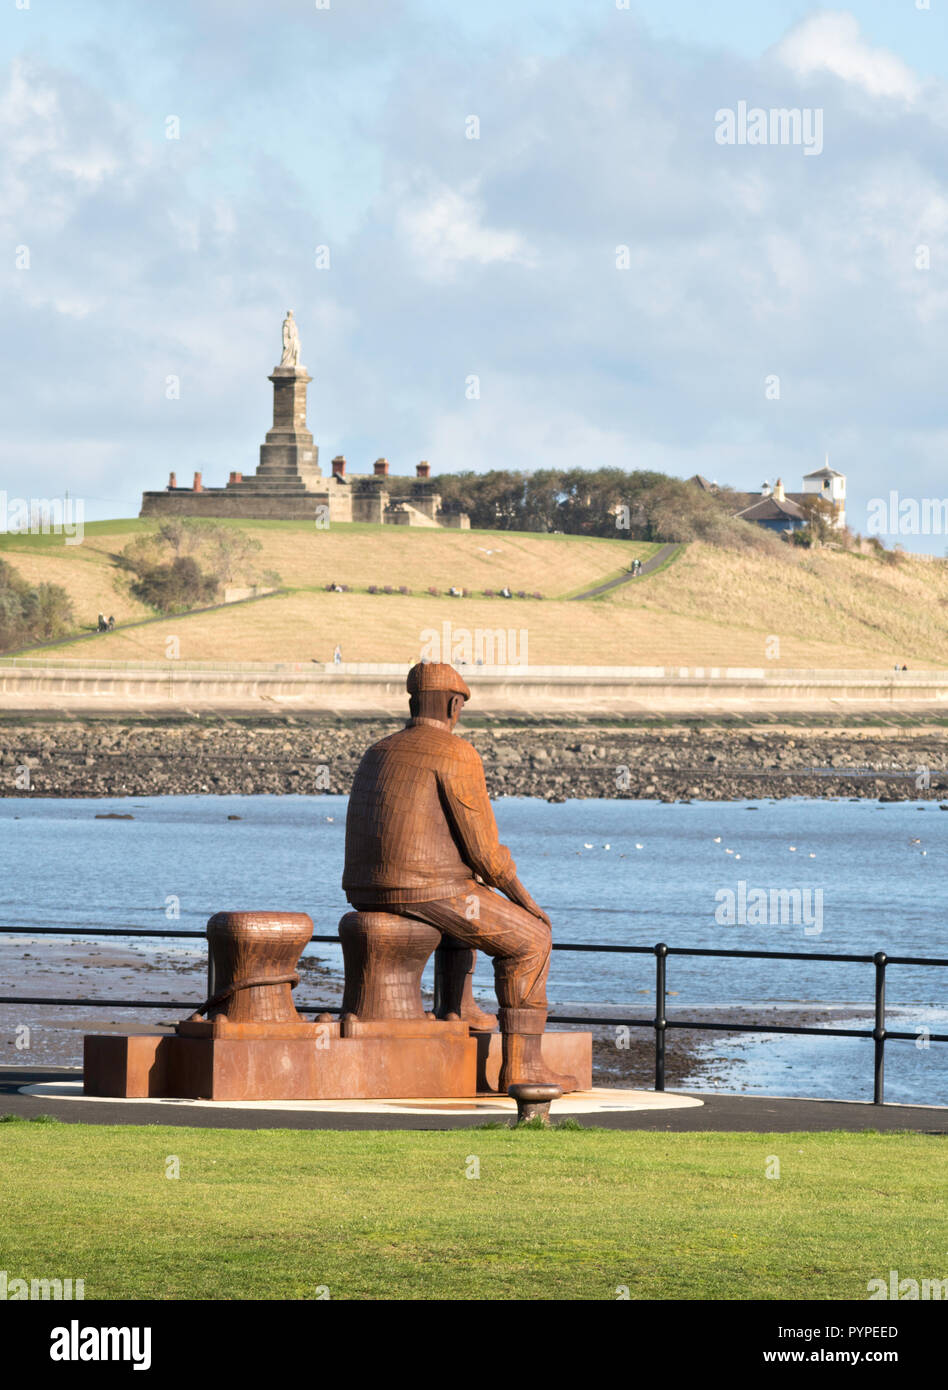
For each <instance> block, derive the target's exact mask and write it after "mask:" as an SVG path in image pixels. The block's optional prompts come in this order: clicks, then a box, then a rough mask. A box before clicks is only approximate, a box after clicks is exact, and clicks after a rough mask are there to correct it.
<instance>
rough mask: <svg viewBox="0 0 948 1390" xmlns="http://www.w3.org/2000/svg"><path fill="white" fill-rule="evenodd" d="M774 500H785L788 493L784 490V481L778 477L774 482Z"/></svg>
mask: <svg viewBox="0 0 948 1390" xmlns="http://www.w3.org/2000/svg"><path fill="white" fill-rule="evenodd" d="M774 500H775V501H777V502H783V501H785V500H786V494H785V493H784V490H783V482H782V480H781V479H780V478H778V479H777V481H776V482H775V483H774Z"/></svg>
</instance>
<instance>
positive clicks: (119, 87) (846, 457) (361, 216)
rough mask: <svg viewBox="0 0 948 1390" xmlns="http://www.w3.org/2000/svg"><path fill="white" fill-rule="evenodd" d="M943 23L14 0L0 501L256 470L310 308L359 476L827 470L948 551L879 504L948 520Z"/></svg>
mask: <svg viewBox="0 0 948 1390" xmlns="http://www.w3.org/2000/svg"><path fill="white" fill-rule="evenodd" d="M946 17H948V0H865V3H858V4H852V5H850V6H849V7H848V8H847V9H819V8H815V9H814V8H810V7H808V6H806V5H797V4H792V3H784V0H753V2H752V0H745V2H744V3H727V2H726V0H725V2H724V3H715V4H708V3H707V0H676V3H674V4H669V3H668V0H517V3H516V4H515V5H511V4H510V0H503V3H501V0H479V3H477V4H472V5H465V4H458V3H457V2H456V0H162V3H161V4H160V5H154V4H151V5H149V4H146V3H143V0H136V3H132V2H131V0H83V3H77V0H7V3H6V4H5V5H4V7H3V10H2V12H0V224H2V229H3V231H2V238H0V242H2V244H3V245H4V246H5V250H4V252H3V255H2V258H0V292H2V295H3V309H4V312H3V324H4V331H3V333H2V335H0V352H2V356H3V361H2V373H0V391H2V397H3V400H2V404H3V422H4V428H3V430H2V433H0V438H2V456H0V491H5V492H6V493H7V494H8V496H9V497H10V498H53V497H62V496H63V495H64V494H65V493H66V492H67V491H68V493H69V495H70V496H71V497H73V498H82V499H83V500H84V504H85V516H86V519H87V520H91V519H97V518H106V517H112V516H134V515H136V514H137V512H138V510H139V506H140V496H141V492H142V490H143V489H146V488H162V487H164V486H165V484H166V483H167V480H168V474H169V472H170V471H171V470H175V471H176V473H177V476H178V481H179V483H181V484H189V483H190V482H191V478H192V475H193V473H194V472H195V471H201V472H202V474H203V477H204V482H205V484H206V485H216V486H220V485H222V484H223V483H224V482H225V481H226V479H227V476H228V474H229V472H230V471H231V470H238V471H241V472H243V473H245V474H249V473H252V472H253V470H254V469H255V467H256V464H257V460H258V448H259V445H260V443H261V442H262V441H263V436H264V433H265V431H266V430H267V428H268V427H269V425H270V420H271V410H272V388H271V386H270V384H269V382H268V381H267V376H268V374H269V372H270V371H271V370H272V369H273V367H274V366H275V365H276V363H277V362H278V360H279V356H280V325H281V322H282V319H283V316H284V314H285V312H286V309H287V308H292V309H293V310H294V314H295V316H296V319H297V321H298V323H299V331H300V338H301V342H302V361H303V362H304V363H305V365H306V366H307V367H308V369H309V371H310V373H311V375H312V376H313V378H314V379H313V382H312V385H311V386H310V388H309V425H310V428H311V429H312V430H313V432H314V434H315V437H316V442H317V444H318V445H319V448H320V461H321V463H322V465H323V468H324V471H326V472H328V471H329V461H330V459H331V458H332V457H333V456H334V455H336V454H339V453H342V454H345V456H346V459H347V460H348V464H349V467H350V469H351V470H353V471H360V472H362V471H369V470H370V467H371V464H372V462H373V460H374V459H376V458H378V457H379V456H383V455H384V456H385V457H387V458H388V459H389V460H390V464H391V469H392V471H393V472H395V473H409V472H411V473H413V472H414V466H415V464H416V463H417V462H418V461H419V460H422V459H426V460H428V461H430V463H431V465H432V471H433V472H435V473H438V472H457V471H460V470H464V469H475V470H478V471H483V470H486V469H489V468H502V467H508V468H524V469H530V468H537V467H562V468H569V467H590V468H593V467H602V466H610V467H619V468H624V469H634V468H648V469H657V470H660V471H664V472H668V473H672V474H675V475H678V476H683V477H687V476H690V475H691V474H693V473H695V472H700V473H702V474H704V475H705V476H707V477H708V478H711V479H713V480H717V481H719V482H721V483H729V484H731V485H733V486H735V487H737V488H741V489H747V490H752V489H757V488H759V487H760V485H761V483H762V482H764V481H765V480H766V481H769V482H773V481H774V480H775V479H776V478H777V477H780V478H782V480H783V482H784V485H785V486H786V487H787V489H788V490H799V489H800V487H801V479H802V477H803V475H804V474H805V473H808V472H811V471H812V470H814V469H816V468H819V467H821V466H822V464H823V462H824V458H825V457H826V456H827V455H828V456H829V461H830V465H831V466H832V467H834V468H836V469H838V470H839V471H840V472H842V473H844V474H845V475H846V478H847V484H848V501H847V514H848V519H849V521H850V524H851V525H852V526H853V527H854V529H856V530H859V531H862V532H863V533H866V532H867V531H869V530H870V529H875V530H877V531H881V534H882V537H883V539H885V540H887V542H888V543H889V544H891V543H893V542H894V541H900V542H901V543H902V544H903V545H905V546H906V548H907V549H910V550H919V551H928V552H930V553H935V554H939V555H941V554H944V553H945V551H946V548H948V536H945V535H938V534H936V535H917V534H913V533H906V531H905V524H904V523H903V528H902V529H901V531H900V529H899V527H898V525H897V523H896V522H895V519H894V518H893V517H892V515H891V510H890V512H889V515H888V518H887V519H886V518H884V519H883V524H880V509H879V506H878V499H884V500H885V501H886V502H887V503H888V501H889V499H890V494H891V493H892V492H893V491H895V492H896V493H897V498H898V500H900V501H902V500H906V499H907V500H909V501H911V500H912V499H915V500H920V499H924V498H942V497H948V477H946V476H945V474H946V470H945V468H944V466H943V464H944V459H945V451H946V446H948V423H946V418H945V409H944V401H945V385H944V383H945V380H946V375H948V352H946V336H948V335H946V319H948V274H946V266H948V140H946V135H948V18H946ZM755 108H756V109H760V110H762V111H764V112H765V113H768V115H767V116H766V117H765V133H766V134H767V135H768V138H767V142H766V143H759V142H758V143H754V142H753V138H751V139H747V138H746V130H747V128H748V127H747V124H746V121H745V122H744V125H743V127H742V125H741V111H742V110H743V111H744V112H747V111H748V110H749V111H751V112H753V111H754V109H755ZM774 109H783V110H799V111H800V113H801V131H802V132H803V137H804V139H803V140H802V141H801V142H800V143H796V144H794V143H787V142H785V141H784V142H781V141H780V140H778V139H776V135H775V139H774V142H773V143H771V141H770V138H769V130H770V126H769V112H770V111H771V110H774ZM732 118H733V133H734V139H733V142H732V143H727V142H726V137H727V134H728V122H729V121H730V120H731V119H732ZM752 119H753V118H752ZM775 132H776V134H779V126H777V127H775ZM742 134H743V135H744V136H745V138H741V136H742ZM817 134H818V135H819V139H817V138H816V136H817ZM169 136H170V137H171V138H169ZM472 136H473V137H476V138H472ZM319 248H323V249H322V250H319ZM907 524H908V525H909V527H911V526H912V525H913V523H912V522H911V521H909V522H908V523H907Z"/></svg>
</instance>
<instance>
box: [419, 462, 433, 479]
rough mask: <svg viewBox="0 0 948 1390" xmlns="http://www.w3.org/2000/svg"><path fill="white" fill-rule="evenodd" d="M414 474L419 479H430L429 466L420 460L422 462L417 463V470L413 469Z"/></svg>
mask: <svg viewBox="0 0 948 1390" xmlns="http://www.w3.org/2000/svg"><path fill="white" fill-rule="evenodd" d="M415 473H416V475H417V476H418V477H419V478H430V477H431V464H430V463H425V462H424V460H422V462H421V463H419V464H418V466H417V468H416V469H415Z"/></svg>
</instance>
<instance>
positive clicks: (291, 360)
mask: <svg viewBox="0 0 948 1390" xmlns="http://www.w3.org/2000/svg"><path fill="white" fill-rule="evenodd" d="M299 356H300V342H299V334H298V333H297V329H296V322H295V320H294V318H293V313H292V310H290V311H289V312H288V313H287V316H286V319H285V321H284V324H283V356H282V358H281V359H280V365H279V366H278V367H274V369H273V371H272V373H271V375H270V377H269V378H268V379H269V380H270V381H272V382H273V427H272V428H271V429H269V430H268V431H267V433H266V436H265V441H266V442H265V443H263V444H261V445H260V466H259V468H258V469H257V476H258V478H262V479H266V480H267V481H269V482H274V483H279V482H293V481H297V480H302V482H303V484H304V485H305V486H307V487H308V486H309V485H310V482H311V480H315V479H317V478H321V477H322V470H321V468H320V467H319V449H318V448H317V447H316V445H315V444H314V443H313V436H312V434H311V432H310V431H309V430H308V429H307V428H306V388H307V386H308V385H309V383H310V382H311V381H312V379H313V378H312V377H311V376H310V375H309V373H308V372H307V370H306V368H305V367H304V366H302V365H301V363H300V360H299Z"/></svg>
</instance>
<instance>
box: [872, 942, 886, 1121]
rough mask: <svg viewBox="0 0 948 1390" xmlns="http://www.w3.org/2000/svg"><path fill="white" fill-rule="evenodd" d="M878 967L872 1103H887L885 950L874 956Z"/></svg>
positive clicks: (873, 1034)
mask: <svg viewBox="0 0 948 1390" xmlns="http://www.w3.org/2000/svg"><path fill="white" fill-rule="evenodd" d="M872 960H873V964H874V965H875V967H876V1023H875V1027H874V1028H873V1030H872V1037H873V1048H874V1050H875V1058H874V1062H875V1066H874V1081H873V1093H872V1103H873V1105H884V1104H885V965H886V961H887V960H888V956H887V955H886V953H885V951H876V953H875V955H874V956H873V958H872Z"/></svg>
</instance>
